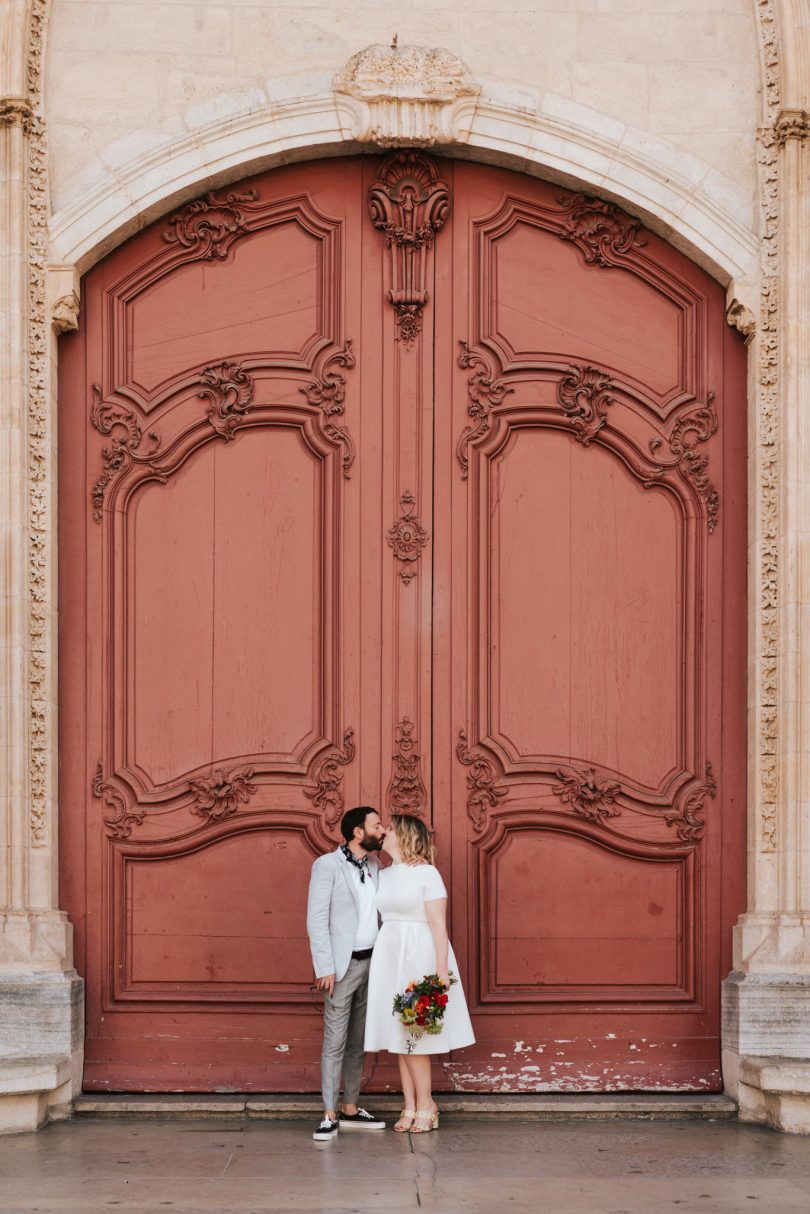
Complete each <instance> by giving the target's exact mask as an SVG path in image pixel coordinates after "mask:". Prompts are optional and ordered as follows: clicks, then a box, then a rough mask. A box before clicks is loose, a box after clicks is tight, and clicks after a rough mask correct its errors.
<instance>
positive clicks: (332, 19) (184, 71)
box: [45, 0, 760, 210]
mask: <svg viewBox="0 0 810 1214" xmlns="http://www.w3.org/2000/svg"><path fill="white" fill-rule="evenodd" d="M395 32H397V33H398V34H399V41H400V43H401V44H402V43H415V44H420V45H425V46H445V47H447V48H448V49H449V50H451V51H452V52H453V53H454V54H456V55H459V56H460V57H461V58H462V59H463V60H464V61H465V63H466V64H467V66H468V68H469V69H470V71H471V73H472V75H473V77H474V78H476V79H479V80H481V79H483V80H486V81H492V82H500V83H502V84H504V85H507V86H509V87H510V88H511V89H512V90H513V91H519V90H520V89H521V88H523V89H525V90H528V92H527V95H526V97H525V104H526V105H527V106H529V107H532V108H533V107H536V105H537V103H538V94H539V97H540V104H541V105H547V106H548V107H550V109H552V110H553V108H554V105H555V104H556V103H557V102H558V101H559V102H568V103H575V104H576V105H579V106H584V107H588V108H589V109H592V110H595V111H597V112H598V114H601V115H604V116H606V117H608V118H611V119H614V120H615V121H616V123H618V124H621V125H622V126H626V127H627V128H629V129H632V130H634V131H638V132H641V133H645V134H648V135H649V136H651V137H657V138H658V139H663V140H665V141H666V142H667V143H669V144H672V145H674V146H675V147H677V148H678V149H680V150H682V151H686V152H689V153H691V154H692V155H694V156H696V157H697V158H699V160H701V161H702V162H704V163H705V165H706V166H707V172H709V173H712V174H714V175H715V176H716V177H717V178H718V179H720V178H723V179H727V181H728V182H729V183H733V184H734V185H736V186H737V187H739V188H740V189H741V190H742V191H743V192H744V194H745V196H746V197H747V199H749V200H750V199H752V198H753V196H754V192H755V189H756V171H755V155H754V145H753V139H752V136H753V132H754V129H755V126H756V123H757V115H758V104H759V103H758V82H759V74H760V73H759V62H758V46H757V31H756V16H755V9H754V3H753V0H504V2H503V4H502V5H497V4H494V3H493V2H492V0H376V2H375V0H365V2H363V0H359V2H355V0H321V2H320V3H317V2H316V3H313V2H312V0H297V2H296V3H284V2H279V0H220V2H219V3H209V2H206V0H163V2H159V3H158V2H153V0H101V2H96V0H52V4H51V17H50V27H49V35H48V51H47V64H46V81H47V87H46V98H45V105H46V117H47V121H48V129H49V139H50V177H51V190H52V197H53V204H54V209H55V210H60V209H62V208H63V207H65V206H67V205H68V204H70V203H72V202H74V201H75V199H76V198H77V197H78V196H79V194H80V193H81V191H82V190H83V189H87V188H88V186H89V185H91V184H92V182H93V181H94V178H95V175H96V168H97V163H98V158H99V156H102V157H103V155H104V149H105V148H107V147H108V145H110V144H111V143H113V142H115V141H116V140H119V139H121V138H122V137H127V138H129V139H130V140H132V144H131V146H132V147H133V148H136V147H137V146H138V144H137V138H136V137H137V135H138V134H139V133H149V134H153V133H154V132H155V131H157V130H161V131H163V132H165V135H166V137H167V138H170V137H171V135H172V133H175V134H180V133H185V132H187V131H189V130H193V129H194V128H195V126H202V125H205V124H206V123H208V122H210V121H211V119H212V118H213V117H215V116H216V114H217V109H218V106H221V104H222V99H223V97H225V96H226V95H229V94H234V93H242V94H243V97H244V102H245V104H246V105H249V106H253V107H256V108H260V107H263V106H264V105H266V104H267V99H268V97H270V98H273V97H276V96H278V91H279V77H280V76H283V77H287V76H290V75H294V74H299V73H302V74H307V73H310V74H311V75H312V77H313V79H316V78H317V79H318V80H320V79H322V78H323V76H324V74H325V75H326V77H327V78H328V77H329V76H331V75H332V74H333V73H334V72H336V71H338V70H339V69H340V68H341V67H342V66H343V64H344V63H345V61H346V60H347V59H348V58H349V56H350V55H352V54H354V53H355V52H356V51H358V50H360V49H361V48H362V47H364V46H367V45H369V44H370V43H374V42H382V43H385V44H388V43H389V42H390V40H391V37H392V35H393V34H394V33H395ZM299 87H300V85H299ZM282 91H283V89H282ZM313 91H317V88H314V89H313ZM650 150H651V153H652V154H653V155H655V153H656V151H657V146H656V142H655V139H651V141H650Z"/></svg>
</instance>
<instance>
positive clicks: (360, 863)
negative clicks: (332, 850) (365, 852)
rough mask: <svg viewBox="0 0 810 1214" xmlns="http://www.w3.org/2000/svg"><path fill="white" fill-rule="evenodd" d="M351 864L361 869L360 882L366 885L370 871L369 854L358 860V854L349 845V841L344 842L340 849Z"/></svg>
mask: <svg viewBox="0 0 810 1214" xmlns="http://www.w3.org/2000/svg"><path fill="white" fill-rule="evenodd" d="M340 850H341V851H342V852H343V854H344V856H345V857H346V859H347V860H348V861H349V863H350V864H353V865H354V867H355V868H357V869H359V870H360V884H361V885H365V883H366V877H367V876H368V875H369V873H368V856H363V859H362V860H358V859H357V856H356V855H355V854H354V852H353V851H352V850H351V848H350V847H349V845H348V843H344V844H343V845H342V847H341V849H340Z"/></svg>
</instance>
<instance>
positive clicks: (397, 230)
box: [368, 152, 450, 350]
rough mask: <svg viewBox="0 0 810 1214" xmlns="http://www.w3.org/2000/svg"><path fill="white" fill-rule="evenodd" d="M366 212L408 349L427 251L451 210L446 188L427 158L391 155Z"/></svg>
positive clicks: (418, 326)
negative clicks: (381, 238)
mask: <svg viewBox="0 0 810 1214" xmlns="http://www.w3.org/2000/svg"><path fill="white" fill-rule="evenodd" d="M368 209H369V214H370V215H371V222H372V223H373V224H374V226H375V228H378V229H379V230H380V231H381V232H382V233H383V234H384V235H385V243H386V245H387V247H388V249H389V251H390V255H391V287H390V290H389V292H388V302H389V303H391V304H393V306H394V310H395V311H396V315H397V329H398V332H397V341H402V342H404V343H405V347H406V349H408V350H412V349H413V344H414V342H415V341H416V338H417V337H418V336H419V335H420V334H421V332H422V309H423V308H424V306H425V304H426V303H427V301H428V291H427V286H426V279H427V257H428V251H429V250H430V249H431V248H432V247H433V241H434V238H435V236H436V233H437V232H438V231H439V229H440V228H442V227H443V226H444V222H445V220H446V219H447V216H448V213H449V211H450V189H449V187H448V186H447V183H446V182H444V181H442V180H441V179H440V177H439V171H438V169H437V168H436V166H435V164H433V162H432V161H430V160H428V158H427V156H423V155H422V154H421V153H420V152H395V153H394V155H393V156H389V157H388V159H387V160H386V161H385V162H384V164H383V166H382V169H381V170H380V176H379V177H378V179H377V180H376V181H375V182H374V183H373V185H372V186H371V189H370V190H369V197H368Z"/></svg>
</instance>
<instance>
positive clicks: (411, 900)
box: [365, 864, 475, 1054]
mask: <svg viewBox="0 0 810 1214" xmlns="http://www.w3.org/2000/svg"><path fill="white" fill-rule="evenodd" d="M446 897H447V890H446V888H445V884H444V881H442V878H441V874H440V873H439V871H438V869H436V868H434V867H433V865H432V864H420V865H414V866H410V865H407V864H392V865H391V866H390V867H389V868H386V869H384V870H383V871H382V872H381V873H380V883H379V887H378V889H377V909H378V910H379V912H380V914H381V916H382V926H381V928H380V934H379V935H378V937H377V942H376V944H375V945H374V953H373V955H372V958H371V968H370V970H369V978H368V1008H367V1011H366V1040H365V1048H366V1050H369V1051H374V1050H388V1051H389V1053H392V1054H407V1053H408V1039H409V1038H408V1034H407V1033H406V1032H405V1029H404V1028H403V1027H402V1025H401V1023H400V1021H399V1018H398V1017H397V1016H395V1015H394V1010H393V1004H394V995H396V994H398V993H400V992H402V991H404V990H405V988H406V986H407V985H408V983H409V982H419V981H421V979H422V978H424V976H425V974H435V972H436V950H435V948H434V947H433V936H432V935H431V931H430V925H429V924H428V920H427V912H426V911H425V902H429V901H430V900H431V899H434V898H446ZM448 968H449V969H450V970H451V971H452V973H454V974H455V975H456V977H457V978H458V977H459V973H458V963H457V961H456V958H455V954H454V953H453V948H452V945H451V946H450V950H449V954H448ZM474 1041H475V1037H474V1035H473V1030H472V1024H471V1023H470V1015H469V1012H468V1011H467V1003H466V1000H465V998H464V991H463V990H462V987H461V982H460V981H459V982H457V983H455V984H454V985H453V986H451V988H450V994H449V998H448V1001H447V1008H446V1009H445V1013H444V1022H443V1027H442V1031H441V1033H439V1034H438V1035H437V1036H435V1037H434V1036H431V1035H430V1034H428V1033H425V1034H424V1036H422V1037H421V1038H420V1039H419V1040H418V1041H417V1042H416V1043H415V1044H414V1047H413V1049H412V1050H411V1053H413V1054H443V1053H445V1052H446V1051H447V1050H460V1049H462V1048H463V1047H464V1046H466V1045H472V1044H473V1042H474Z"/></svg>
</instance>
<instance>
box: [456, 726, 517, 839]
mask: <svg viewBox="0 0 810 1214" xmlns="http://www.w3.org/2000/svg"><path fill="white" fill-rule="evenodd" d="M456 754H457V755H458V758H459V759H460V760H461V762H462V763H463V764H464V765H465V767H469V768H470V770H469V772H468V773H467V813H468V814H469V815H470V818H471V820H472V824H473V830H474V831H476V833H477V834H480V833H481V831H482V830H483V829H484V827H485V826H486V824H487V815H488V813H489V810H491V809H494V808H495V806H496V805H497V804H498V798H499V797H505V796H506V789H505V788H498V786H497V784H496V776H495V768H494V767H493V766H492V763H491V762H490V760H489V759H488V758H487V756H486V755H485V754H484V752H483V751H482V750H470V747H469V746H468V744H467V735H466V733H465V732H464V730H463V729H460V730H459V731H458V745H457V747H456Z"/></svg>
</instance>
